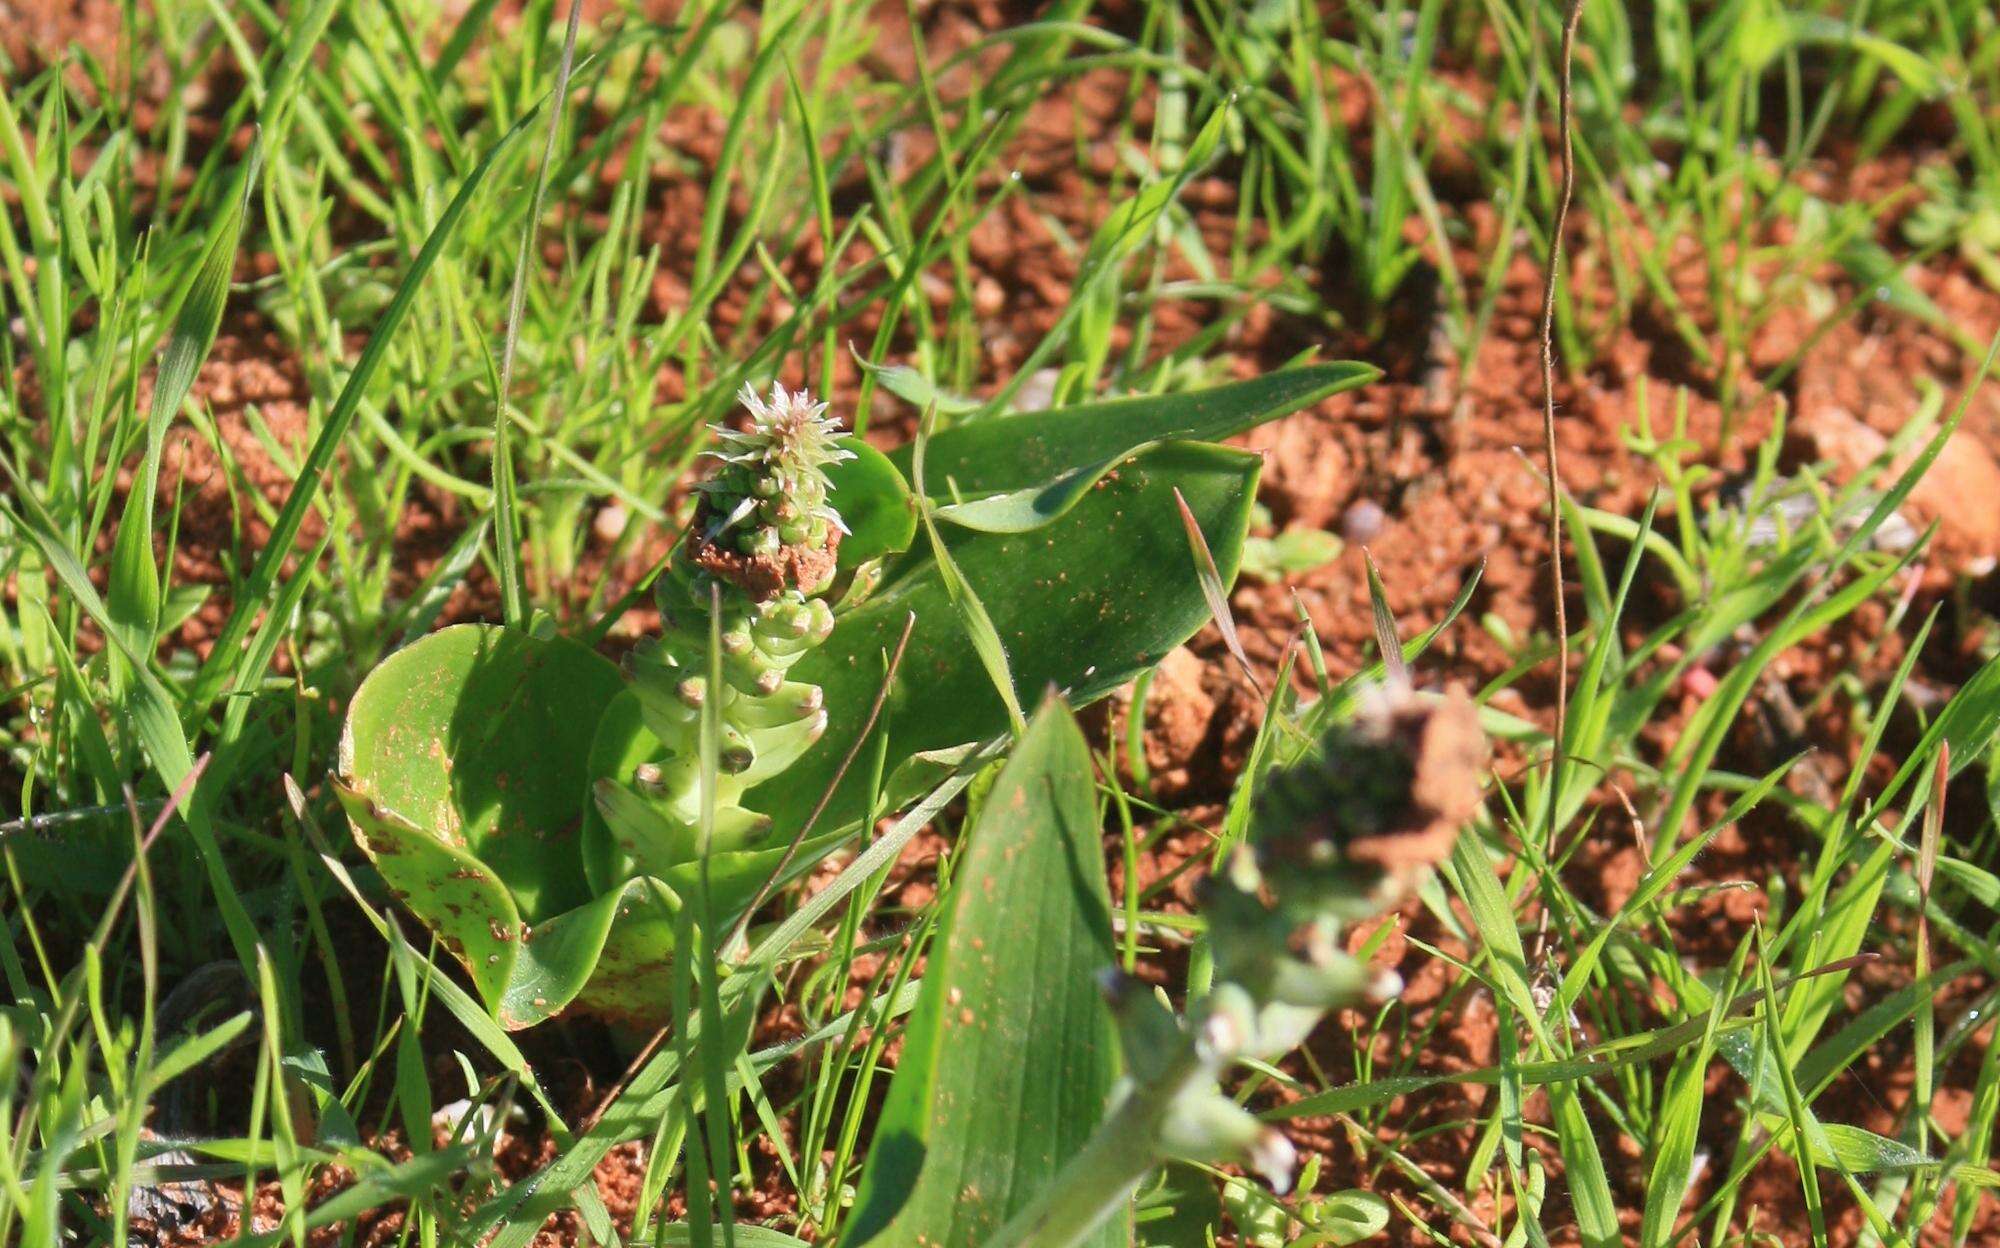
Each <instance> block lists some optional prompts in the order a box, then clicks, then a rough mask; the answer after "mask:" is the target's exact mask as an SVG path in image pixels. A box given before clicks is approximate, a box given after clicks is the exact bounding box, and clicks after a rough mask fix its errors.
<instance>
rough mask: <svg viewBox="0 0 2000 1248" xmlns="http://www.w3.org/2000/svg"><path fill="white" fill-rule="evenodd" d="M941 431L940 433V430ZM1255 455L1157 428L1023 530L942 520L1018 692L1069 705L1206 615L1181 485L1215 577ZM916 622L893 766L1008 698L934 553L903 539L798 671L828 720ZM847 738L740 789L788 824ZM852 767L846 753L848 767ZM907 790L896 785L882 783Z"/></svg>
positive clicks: (1223, 566)
mask: <svg viewBox="0 0 2000 1248" xmlns="http://www.w3.org/2000/svg"><path fill="white" fill-rule="evenodd" d="M938 440H939V441H940V442H942V441H943V440H944V435H942V434H941V435H939V439H938ZM1260 466H1261V461H1260V460H1259V459H1258V457H1257V456H1255V455H1252V454H1249V453H1248V452H1245V451H1238V450H1233V449H1230V448H1227V447H1220V446H1207V445H1201V444H1196V443H1168V444H1165V445H1162V446H1158V447H1154V448H1152V449H1150V450H1147V451H1145V452H1143V453H1142V454H1140V455H1139V456H1137V457H1136V458H1134V459H1131V460H1128V461H1124V462H1122V463H1121V464H1120V465H1119V466H1118V467H1117V468H1116V469H1115V470H1114V471H1113V472H1111V473H1107V474H1106V475H1105V476H1104V477H1103V478H1102V480H1101V482H1100V485H1099V486H1098V487H1097V488H1094V489H1091V490H1089V491H1087V492H1086V494H1085V496H1084V497H1083V498H1082V499H1080V500H1078V501H1077V503H1076V504H1075V505H1074V506H1072V507H1071V508H1070V509H1069V510H1068V511H1066V512H1065V513H1063V515H1062V516H1061V517H1060V518H1058V519H1056V520H1055V521H1053V522H1051V523H1050V524H1048V525H1046V526H1044V527H1042V528H1039V529H1035V530H1033V531H1031V532H1027V533H980V532H974V531H970V530H965V529H959V528H956V527H953V526H945V527H943V528H941V529H940V534H941V536H942V537H943V538H944V540H945V542H946V545H947V546H948V547H949V549H950V551H951V555H952V559H953V561H954V562H955V563H956V564H957V566H958V570H959V572H960V573H961V574H962V575H963V576H964V577H965V579H966V581H967V582H968V583H969V584H970V585H971V586H972V587H973V589H974V590H975V591H976V592H977V593H978V594H979V596H980V598H981V600H982V601H983V602H984V603H985V604H986V606H987V609H988V611H989V613H990V615H991V616H992V620H993V625H994V628H995V629H996V631H997V632H998V634H999V637H1000V641H1001V644H1002V645H1003V646H1004V647H1005V649H1006V651H1007V656H1008V662H1009V666H1010V669H1011V671H1012V673H1013V678H1014V682H1015V689H1016V692H1017V693H1018V694H1019V695H1020V696H1021V701H1022V702H1024V703H1027V702H1032V701H1033V700H1034V699H1035V698H1036V697H1037V696H1038V695H1039V693H1040V691H1042V690H1044V689H1046V688H1048V687H1050V686H1054V687H1056V688H1058V689H1061V690H1063V691H1064V692H1065V693H1066V694H1067V695H1068V696H1069V698H1070V699H1071V701H1072V702H1073V703H1075V704H1076V705H1079V706H1081V705H1083V704H1085V703H1087V702H1091V701H1095V700H1096V699H1097V698H1100V697H1102V696H1104V695H1105V694H1107V693H1110V692H1111V691H1112V690H1113V689H1116V688H1118V687H1119V686H1120V685H1123V684H1124V683H1125V682H1127V681H1129V680H1131V679H1133V678H1134V677H1135V676H1137V675H1138V674H1139V673H1140V672H1142V671H1144V670H1145V669H1146V668H1148V667H1151V666H1152V665H1153V664H1155V663H1157V662H1159V661H1160V659H1161V658H1162V657H1163V656H1165V655H1166V653H1167V652H1168V651H1170V650H1172V649H1173V648H1174V647H1175V646H1178V645H1180V644H1181V643H1182V642H1184V641H1186V640H1187V639H1188V638H1189V637H1191V636H1193V635H1194V633H1195V631H1196V630H1198V629H1199V628H1200V627H1201V626H1202V625H1203V624H1204V623H1205V622H1206V621H1207V619H1208V607H1207V605H1206V603H1205V602H1204V601H1203V598H1202V593H1201V586H1200V583H1199V582H1198V581H1197V579H1196V576H1195V570H1194V567H1193V564H1192V562H1191V561H1190V559H1189V556H1188V546H1187V535H1186V533H1185V532H1184V531H1183V529H1182V527H1181V518H1180V515H1179V514H1178V512H1177V511H1176V509H1175V506H1174V498H1173V491H1174V487H1175V486H1179V487H1180V489H1181V492H1182V494H1183V495H1185V496H1186V498H1187V501H1188V505H1189V507H1190V508H1191V509H1192V510H1193V512H1194V514H1195V517H1196V518H1197V520H1199V522H1200V524H1201V527H1202V531H1203V532H1204V533H1206V534H1208V535H1209V539H1210V542H1211V545H1212V547H1213V553H1214V555H1215V560H1216V563H1217V565H1218V567H1219V570H1220V572H1221V575H1222V578H1223V580H1224V582H1225V583H1227V582H1228V581H1229V580H1231V579H1232V578H1233V577H1234V576H1235V573H1236V565H1237V561H1238V559H1239V558H1240V556H1241V553H1242V548H1243V534H1244V531H1245V529H1246V527H1247V526H1248V524H1249V516H1250V504H1251V501H1252V499H1253V498H1254V497H1255V495H1256V492H1257V474H1258V470H1259V468H1260ZM911 613H914V614H915V615H916V626H915V628H914V630H913V631H912V633H911V636H910V641H909V647H908V650H907V651H906V653H905V656H904V659H903V668H902V673H901V675H900V676H899V677H898V679H897V682H896V686H895V688H894V689H892V690H891V691H890V693H889V697H888V701H887V703H886V705H885V707H884V710H883V722H884V723H885V724H886V725H887V731H888V734H889V757H888V758H887V760H886V763H887V768H888V770H889V771H890V772H893V771H894V769H895V768H896V767H897V766H898V765H899V764H900V763H901V762H902V761H903V760H904V759H906V758H909V757H911V756H912V755H914V754H917V753H920V752H923V751H931V750H943V749H949V748H952V747H954V746H960V745H965V744H968V743H976V742H985V741H989V740H992V739H994V738H997V737H999V736H1001V735H1002V734H1004V733H1005V732H1007V730H1008V717H1007V710H1006V707H1005V705H1004V704H1003V703H1002V702H1001V700H1000V697H999V694H998V693H997V692H996V691H995V690H994V688H993V684H992V680H991V678H990V677H989V676H988V675H987V673H986V670H985V668H984V667H982V666H981V665H980V664H979V662H978V661H977V660H976V659H975V658H974V657H973V655H972V647H971V643H970V642H969V641H968V640H967V639H966V637H965V633H964V630H963V628H962V627H961V626H960V624H959V621H958V616H957V612H956V611H955V609H954V608H953V606H952V603H951V601H950V598H949V596H948V595H947V593H946V590H945V586H944V583H943V581H942V579H941V577H940V575H939V571H938V568H937V565H936V563H935V562H933V561H932V560H930V559H928V558H924V557H922V555H921V554H920V553H912V554H911V555H907V556H905V557H904V558H903V559H902V560H900V561H899V563H898V566H897V567H895V568H892V569H891V572H890V580H889V583H888V584H887V585H886V586H885V587H884V588H883V589H882V590H881V591H879V592H878V593H877V594H876V595H875V597H873V598H871V599H869V600H868V602H867V603H865V604H863V605H862V606H861V607H860V608H858V609H857V610H855V611H853V612H851V613H849V614H848V615H846V616H845V617H843V618H842V620H841V622H840V624H839V625H838V626H837V627H836V628H835V629H834V632H833V636H832V638H831V639H829V640H828V642H827V644H826V645H824V646H822V647H821V648H820V649H819V650H817V651H815V652H814V653H813V654H812V655H811V656H810V657H808V658H807V659H806V660H805V661H803V662H802V663H800V664H799V666H798V668H797V669H796V675H797V678H798V679H800V680H806V681H810V682H813V683H815V684H817V685H819V686H820V687H821V688H822V689H823V690H824V691H825V694H826V706H827V712H828V716H829V721H830V722H831V723H833V724H836V725H839V724H859V723H861V722H863V721H864V720H865V719H866V717H867V713H868V707H869V705H870V704H871V703H872V702H873V701H874V699H875V696H876V694H877V692H878V691H879V688H880V684H881V677H882V658H881V656H882V655H884V654H886V653H888V652H889V651H890V650H891V649H893V648H894V646H895V644H896V641H897V638H898V637H899V636H900V635H901V634H902V631H903V625H904V621H905V620H906V618H907V617H908V616H909V615H910V614H911ZM849 744H851V741H850V739H849V738H847V737H845V736H844V735H843V734H842V733H840V732H838V731H833V732H829V733H828V734H827V735H826V738H825V739H823V740H821V741H820V742H819V744H817V745H816V746H814V747H813V749H812V750H811V751H810V752H808V753H807V754H806V755H805V756H804V757H803V758H801V759H800V760H799V761H798V762H797V763H795V764H794V765H793V766H792V769H791V770H790V771H788V772H787V773H786V774H785V775H784V776H783V777H782V778H781V780H779V781H777V782H773V783H769V784H764V785H760V786H759V787H757V788H755V789H752V790H751V791H750V794H749V797H748V804H749V805H751V806H753V807H755V808H757V809H759V810H763V811H765V812H766V813H768V814H770V815H771V816H772V817H773V818H774V820H775V822H776V826H777V827H778V828H779V829H781V830H782V829H785V828H788V827H796V826H797V824H798V822H799V821H801V820H803V818H804V817H805V815H806V813H807V812H808V811H809V810H810V809H811V807H812V804H813V803H814V802H815V801H817V800H818V799H819V797H820V795H821V794H822V793H823V792H824V791H825V790H826V787H827V785H828V783H829V782H830V781H831V779H832V777H833V773H834V769H835V768H836V767H837V766H838V765H839V762H840V760H841V758H842V757H843V756H844V755H845V753H846V750H847V747H848V746H849ZM857 770H858V769H857ZM867 783H868V782H867V779H866V778H865V777H863V776H858V775H853V774H850V775H849V776H848V777H847V779H846V780H845V781H844V782H843V784H842V788H841V790H840V792H839V794H838V795H837V796H836V798H835V800H834V802H833V803H832V805H831V806H830V808H829V809H828V811H827V815H826V818H827V820H828V824H827V826H835V825H837V824H840V823H843V822H846V821H849V820H852V819H854V818H857V817H858V816H859V815H860V814H861V806H862V803H863V801H864V800H865V796H866V786H867ZM891 796H892V797H894V798H898V799H901V798H906V797H908V796H910V795H909V794H900V793H898V794H892V795H891Z"/></svg>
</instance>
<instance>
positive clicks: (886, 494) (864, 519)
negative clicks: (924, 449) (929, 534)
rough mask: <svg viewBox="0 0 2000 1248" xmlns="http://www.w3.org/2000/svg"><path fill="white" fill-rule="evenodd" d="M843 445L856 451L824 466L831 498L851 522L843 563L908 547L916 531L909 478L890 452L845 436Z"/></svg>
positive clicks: (855, 562)
mask: <svg viewBox="0 0 2000 1248" xmlns="http://www.w3.org/2000/svg"><path fill="white" fill-rule="evenodd" d="M839 444H840V449H842V450H844V451H848V452H851V453H852V454H853V456H854V458H853V459H848V460H842V461H841V462H840V463H837V464H831V465H829V466H828V467H827V469H826V479H827V485H828V487H829V488H828V491H827V501H828V502H830V503H832V504H833V509H834V510H835V511H837V512H839V513H840V518H841V520H842V521H843V522H844V523H845V524H846V525H847V535H846V537H844V538H843V539H841V543H840V566H841V568H842V569H843V570H844V569H847V568H853V567H857V566H859V565H860V564H863V563H865V562H867V561H868V560H870V559H878V558H880V557H882V556H883V555H894V554H900V553H902V552H903V551H905V550H908V549H909V548H910V542H911V541H912V540H913V539H915V537H916V535H917V501H916V499H915V498H914V497H912V495H911V494H910V486H909V483H908V482H907V481H905V480H903V474H902V473H901V472H899V471H897V469H896V465H894V464H892V463H890V462H889V457H888V456H886V455H884V454H883V453H882V452H880V451H878V450H876V449H875V448H874V447H872V446H870V445H868V443H867V442H865V441H863V440H862V439H860V438H857V437H852V436H849V437H844V438H842V439H840V443H839Z"/></svg>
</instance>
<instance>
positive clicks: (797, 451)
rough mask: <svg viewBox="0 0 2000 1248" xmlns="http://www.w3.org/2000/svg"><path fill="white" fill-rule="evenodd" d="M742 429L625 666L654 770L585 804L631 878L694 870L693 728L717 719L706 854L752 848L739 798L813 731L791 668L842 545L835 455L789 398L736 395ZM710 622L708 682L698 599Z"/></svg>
mask: <svg viewBox="0 0 2000 1248" xmlns="http://www.w3.org/2000/svg"><path fill="white" fill-rule="evenodd" d="M740 397H741V399H742V402H743V405H744V406H745V407H746V408H748V409H749V412H750V416H751V421H750V427H749V428H748V429H747V430H744V431H741V432H739V431H736V430H732V429H718V430H716V431H715V433H716V438H717V441H718V443H719V445H720V447H721V449H719V450H716V451H712V452H710V453H709V454H710V457H711V458H714V459H716V460H719V461H720V466H719V467H718V468H717V469H716V471H715V472H714V473H713V474H712V475H711V476H710V477H709V478H708V479H707V480H705V481H703V482H702V483H701V485H700V486H698V487H697V491H698V492H697V507H696V512H695V516H694V522H693V524H692V526H691V527H690V529H689V532H688V535H687V538H686V540H685V541H684V543H683V545H682V547H681V548H680V550H679V551H677V552H676V557H675V560H674V566H673V568H672V569H671V570H670V573H669V575H666V576H663V577H661V579H660V586H659V589H658V591H657V597H658V601H659V606H660V615H661V619H662V620H663V622H664V627H663V629H662V633H661V636H660V637H659V638H657V639H656V640H655V641H653V642H652V643H650V644H648V645H646V646H642V647H640V648H639V649H638V650H636V651H635V652H634V653H633V654H632V655H631V656H630V657H629V658H628V659H627V661H626V670H627V673H628V675H629V676H630V677H631V679H632V685H633V689H634V691H635V693H636V694H637V695H638V699H639V705H640V709H641V713H642V714H643V715H644V718H645V721H646V726H647V728H648V729H649V730H650V731H651V732H652V734H653V735H654V736H655V737H657V738H658V739H659V741H660V744H661V746H662V747H663V749H662V751H661V757H660V760H659V761H658V762H656V763H653V764H649V765H647V766H646V767H643V768H641V769H640V771H639V774H638V775H636V776H634V777H632V779H631V782H630V783H620V782H617V781H606V782H604V783H603V784H601V785H600V786H599V790H598V804H599V808H600V809H601V810H602V811H603V813H604V816H605V820H606V823H607V824H608V825H609V827H610V828H611V831H612V833H613V836H614V838H615V839H616V840H617V842H618V844H619V845H620V846H621V847H622V848H623V849H624V850H625V852H626V853H627V854H628V855H630V857H631V858H632V859H633V861H634V862H635V864H637V865H638V866H639V868H640V869H641V870H647V869H649V868H659V867H663V866H672V865H678V864H680V863H684V862H687V861H688V860H690V859H691V858H692V857H694V855H695V853H696V852H697V851H696V849H695V829H696V828H697V827H698V826H699V824H700V820H701V786H700V776H701V751H700V741H701V722H702V716H703V713H704V711H705V710H706V708H708V707H709V706H710V705H711V704H713V705H714V707H715V710H716V723H717V725H718V727H719V738H718V740H717V742H716V764H717V768H716V769H717V773H718V775H717V784H716V789H717V791H716V795H715V797H716V801H715V823H714V833H715V837H716V841H715V842H714V843H713V845H712V847H713V848H730V847H733V846H738V845H742V844H744V843H746V842H750V841H753V840H754V839H755V838H756V837H757V836H759V835H760V834H761V833H763V832H764V831H765V830H766V829H767V827H768V820H766V819H765V818H764V817H763V816H761V815H758V814H755V813H754V812H752V811H749V810H747V809H744V808H743V806H742V805H741V799H742V797H743V795H744V793H745V792H747V791H748V790H749V789H750V788H751V786H753V785H756V784H758V783H761V782H762V781H765V780H768V779H770V778H771V777H773V776H775V775H777V774H779V773H781V772H783V771H784V770H785V769H786V768H788V767H790V766H791V765H792V763H793V762H795V761H797V759H798V758H799V757H800V756H801V755H802V754H804V753H805V752H806V750H807V749H809V748H810V747H811V746H812V744H813V743H814V742H815V741H817V740H818V739H819V738H820V735H821V734H822V733H823V732H824V731H825V730H826V722H827V716H826V710H825V706H824V698H823V695H822V693H821V691H820V688H819V686H817V685H813V684H807V683H804V682H801V681H796V680H792V679H789V678H788V676H787V673H788V672H789V671H790V669H791V668H792V666H793V665H794V664H796V663H797V662H798V661H799V660H800V659H802V658H804V657H805V656H806V655H807V654H808V653H810V652H811V651H812V650H813V649H814V648H816V647H817V646H819V645H820V644H821V643H822V642H824V641H825V640H826V639H827V636H828V635H829V634H831V633H832V631H833V611H832V609H831V608H830V607H829V606H828V605H827V602H826V600H825V598H824V597H823V596H822V595H824V594H825V593H826V592H827V591H828V590H829V589H831V588H832V586H833V581H834V573H835V570H836V556H837V552H838V549H839V545H840V539H841V537H842V536H843V535H844V533H845V531H846V530H845V528H844V526H843V525H842V524H841V520H840V516H839V514H838V513H837V512H836V511H834V509H833V506H832V504H831V502H830V501H829V498H828V495H829V486H828V483H827V477H826V469H827V468H828V467H829V466H831V465H833V464H836V463H838V462H840V461H841V460H844V459H847V458H849V457H850V453H849V452H848V451H845V450H842V449H841V448H840V446H839V444H838V442H837V438H838V437H839V428H838V426H837V424H836V423H835V421H834V420H833V419H832V418H831V417H829V416H827V415H826V404H824V403H815V402H814V401H813V400H812V398H811V397H810V396H809V395H807V394H806V393H805V392H804V391H798V392H796V393H787V392H786V390H785V389H784V387H782V386H774V387H773V388H772V391H771V396H770V398H768V399H764V398H760V397H758V396H757V395H756V394H755V393H754V392H753V391H751V390H750V388H749V387H747V386H746V387H744V389H743V392H742V394H741V396H740ZM712 598H713V599H714V600H715V601H719V603H720V609H721V621H720V622H721V647H720V648H721V654H720V667H721V677H722V679H721V682H720V684H719V685H717V686H715V687H711V685H710V680H709V674H708V673H709V613H710V609H711V608H710V604H711V599H712Z"/></svg>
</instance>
